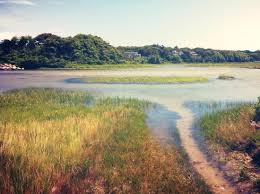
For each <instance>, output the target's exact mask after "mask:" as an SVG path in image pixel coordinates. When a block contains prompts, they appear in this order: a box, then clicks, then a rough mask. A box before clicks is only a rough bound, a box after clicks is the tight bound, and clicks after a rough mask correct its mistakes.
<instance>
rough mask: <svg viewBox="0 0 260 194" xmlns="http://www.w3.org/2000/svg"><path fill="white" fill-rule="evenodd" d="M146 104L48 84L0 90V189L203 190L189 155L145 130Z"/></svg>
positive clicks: (20, 190) (41, 191)
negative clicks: (18, 89) (22, 88)
mask: <svg viewBox="0 0 260 194" xmlns="http://www.w3.org/2000/svg"><path fill="white" fill-rule="evenodd" d="M86 105H88V106H86ZM146 106H148V103H147V102H142V101H138V100H135V99H118V98H107V99H103V100H96V99H93V97H91V96H90V95H88V94H86V93H83V92H68V91H60V90H52V89H26V90H20V91H12V92H7V93H3V94H0V129H1V130H0V143H1V144H0V193H207V192H208V189H207V187H206V186H205V184H204V182H203V181H201V179H200V178H199V177H198V175H197V174H196V173H194V172H193V170H192V169H191V168H190V165H189V164H188V162H187V158H186V156H185V155H184V154H183V153H182V152H181V151H179V150H178V149H177V148H175V147H174V146H163V147H162V145H160V144H159V143H157V142H156V141H155V140H154V139H153V138H152V137H151V136H150V134H149V130H148V129H147V126H146V124H145V117H146V115H145V113H144V108H145V107H146Z"/></svg>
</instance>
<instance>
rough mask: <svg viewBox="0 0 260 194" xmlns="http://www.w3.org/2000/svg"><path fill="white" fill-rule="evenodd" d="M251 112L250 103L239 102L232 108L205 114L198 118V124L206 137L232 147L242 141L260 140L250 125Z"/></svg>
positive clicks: (252, 112) (252, 107)
mask: <svg viewBox="0 0 260 194" xmlns="http://www.w3.org/2000/svg"><path fill="white" fill-rule="evenodd" d="M253 114H254V106H253V105H252V104H248V105H246V104H244V105H243V104H240V105H237V106H236V107H233V108H229V109H226V110H219V111H215V112H213V113H208V114H205V115H204V116H202V118H201V119H200V120H199V125H200V127H201V129H202V132H203V134H204V135H205V137H206V139H208V140H210V141H212V142H214V143H219V144H222V145H224V146H228V147H230V148H232V147H233V146H234V145H236V144H239V143H240V142H243V141H247V140H250V139H252V140H255V141H256V140H257V141H259V140H260V139H259V132H258V131H256V130H253V129H252V127H251V126H250V120H251V119H252V117H253ZM258 143H259V142H258Z"/></svg>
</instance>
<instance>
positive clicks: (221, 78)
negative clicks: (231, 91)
mask: <svg viewBox="0 0 260 194" xmlns="http://www.w3.org/2000/svg"><path fill="white" fill-rule="evenodd" d="M218 79H220V80H234V79H236V78H235V77H234V76H232V75H224V74H223V75H220V76H218Z"/></svg>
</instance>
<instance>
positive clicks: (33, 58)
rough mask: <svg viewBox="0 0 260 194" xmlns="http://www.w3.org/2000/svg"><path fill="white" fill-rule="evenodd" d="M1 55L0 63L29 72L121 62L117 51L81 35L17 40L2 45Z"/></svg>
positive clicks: (101, 41) (46, 35)
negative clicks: (43, 68)
mask: <svg viewBox="0 0 260 194" xmlns="http://www.w3.org/2000/svg"><path fill="white" fill-rule="evenodd" d="M0 54H1V55H0V62H6V63H15V64H17V65H20V66H22V67H24V68H26V69H37V68H40V67H49V68H62V67H64V65H65V64H67V63H69V62H74V63H81V64H104V63H109V64H114V63H119V62H120V60H121V59H122V56H121V55H120V53H119V52H118V51H117V49H115V48H114V47H112V46H111V45H109V44H108V43H106V42H105V41H103V40H102V39H101V38H99V37H96V36H92V35H81V34H79V35H77V36H74V37H67V38H61V37H59V36H56V35H53V34H40V35H38V36H36V37H35V38H32V37H21V38H16V37H14V38H12V39H11V40H4V41H3V42H2V43H1V44H0Z"/></svg>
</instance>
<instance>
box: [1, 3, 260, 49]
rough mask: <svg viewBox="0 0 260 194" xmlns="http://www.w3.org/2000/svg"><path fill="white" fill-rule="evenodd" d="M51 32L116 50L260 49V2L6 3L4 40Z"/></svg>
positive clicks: (2, 34)
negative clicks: (85, 37) (89, 37)
mask: <svg viewBox="0 0 260 194" xmlns="http://www.w3.org/2000/svg"><path fill="white" fill-rule="evenodd" d="M45 32H48V33H54V34H57V35H60V36H74V35H76V34H79V33H81V34H93V35H97V36H100V37H102V38H103V39H104V40H105V41H107V42H109V43H110V44H112V45H113V46H142V45H150V44H160V45H164V46H171V47H174V46H176V45H177V46H179V47H190V48H195V47H203V48H213V49H225V50H260V0H0V40H3V39H6V38H8V39H9V38H11V37H13V36H22V35H31V36H36V35H37V34H40V33H45Z"/></svg>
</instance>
